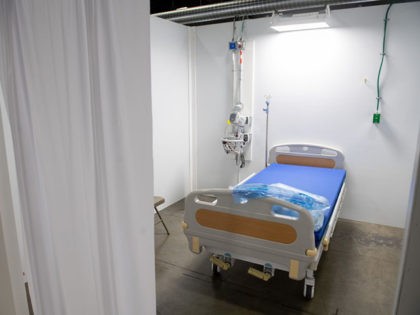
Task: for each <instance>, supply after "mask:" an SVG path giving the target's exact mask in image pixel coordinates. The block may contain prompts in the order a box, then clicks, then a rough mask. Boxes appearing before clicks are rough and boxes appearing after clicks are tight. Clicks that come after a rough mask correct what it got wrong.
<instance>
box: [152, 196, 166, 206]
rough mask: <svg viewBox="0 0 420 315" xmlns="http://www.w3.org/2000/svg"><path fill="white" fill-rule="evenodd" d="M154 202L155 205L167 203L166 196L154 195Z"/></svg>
mask: <svg viewBox="0 0 420 315" xmlns="http://www.w3.org/2000/svg"><path fill="white" fill-rule="evenodd" d="M153 203H154V205H155V207H157V206H160V205H161V204H163V203H165V198H163V197H161V196H153Z"/></svg>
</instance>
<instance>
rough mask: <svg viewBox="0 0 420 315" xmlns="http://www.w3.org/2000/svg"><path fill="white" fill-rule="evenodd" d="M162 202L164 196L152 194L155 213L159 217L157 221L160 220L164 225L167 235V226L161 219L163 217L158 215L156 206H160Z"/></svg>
mask: <svg viewBox="0 0 420 315" xmlns="http://www.w3.org/2000/svg"><path fill="white" fill-rule="evenodd" d="M164 202H165V198H163V197H160V196H154V197H153V203H154V208H155V211H156V213H157V215H158V216H159V219H160V221H159V222H162V224H163V226H164V227H165V230H166V233H168V235H169V231H168V228H167V227H166V224H165V222H164V221H163V219H162V217H161V216H160V213H159V211H158V209H157V207H158V206H160V205H161V204H163V203H164ZM159 222H158V223H159Z"/></svg>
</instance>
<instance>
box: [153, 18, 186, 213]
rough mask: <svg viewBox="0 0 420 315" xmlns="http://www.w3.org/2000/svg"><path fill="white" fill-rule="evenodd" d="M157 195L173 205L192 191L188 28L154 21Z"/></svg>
mask: <svg viewBox="0 0 420 315" xmlns="http://www.w3.org/2000/svg"><path fill="white" fill-rule="evenodd" d="M150 25H151V67H152V104H153V105H152V107H153V161H154V168H153V173H154V193H155V195H161V196H163V197H164V198H165V199H166V204H165V205H170V204H171V203H174V202H176V201H178V200H180V199H182V198H184V197H185V195H186V194H187V192H188V189H189V163H190V161H189V156H190V155H189V154H190V153H189V94H188V93H189V88H188V79H189V78H188V70H189V68H188V63H189V60H188V57H189V56H188V51H189V50H188V28H187V27H186V26H183V25H180V24H176V23H173V22H169V21H166V20H163V19H159V18H153V17H152V18H151V20H150Z"/></svg>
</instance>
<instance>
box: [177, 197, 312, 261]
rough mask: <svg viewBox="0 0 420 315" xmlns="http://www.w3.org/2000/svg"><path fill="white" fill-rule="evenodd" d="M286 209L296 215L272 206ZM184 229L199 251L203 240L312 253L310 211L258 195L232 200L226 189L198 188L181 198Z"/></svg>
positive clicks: (291, 253)
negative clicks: (243, 200)
mask: <svg viewBox="0 0 420 315" xmlns="http://www.w3.org/2000/svg"><path fill="white" fill-rule="evenodd" d="M275 205H279V206H282V207H285V208H287V209H290V210H292V211H294V212H295V214H297V217H292V216H283V215H282V216H279V215H275V214H274V213H273V206H275ZM184 232H185V234H186V235H187V237H188V238H192V239H191V242H190V249H191V250H192V251H193V252H195V253H199V252H201V248H202V246H206V242H211V241H212V242H214V241H220V242H224V243H225V244H230V245H232V246H234V247H238V246H239V247H244V248H248V249H250V250H253V251H256V252H261V251H262V249H267V250H268V251H270V253H271V254H272V255H281V254H285V255H288V257H291V256H292V257H293V256H294V257H296V258H297V259H300V260H302V259H307V260H308V261H310V260H311V259H312V257H314V256H316V248H315V240H314V223H313V219H312V216H311V215H310V213H309V212H308V211H307V210H305V209H304V208H302V207H299V206H297V205H294V204H291V203H289V202H286V201H283V200H279V199H274V198H261V199H249V200H248V201H247V202H246V203H242V204H239V203H236V202H235V200H234V198H233V196H232V191H231V190H229V189H216V190H201V191H195V192H192V193H191V194H189V195H188V197H187V198H186V202H185V217H184Z"/></svg>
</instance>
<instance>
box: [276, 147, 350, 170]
mask: <svg viewBox="0 0 420 315" xmlns="http://www.w3.org/2000/svg"><path fill="white" fill-rule="evenodd" d="M269 163H270V164H272V163H280V164H294V165H306V166H316V167H326V168H343V166H344V156H343V154H342V153H341V152H340V151H338V150H335V149H331V148H327V147H324V146H317V145H306V144H305V145H302V144H284V145H276V146H274V147H273V148H271V150H270V156H269Z"/></svg>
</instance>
